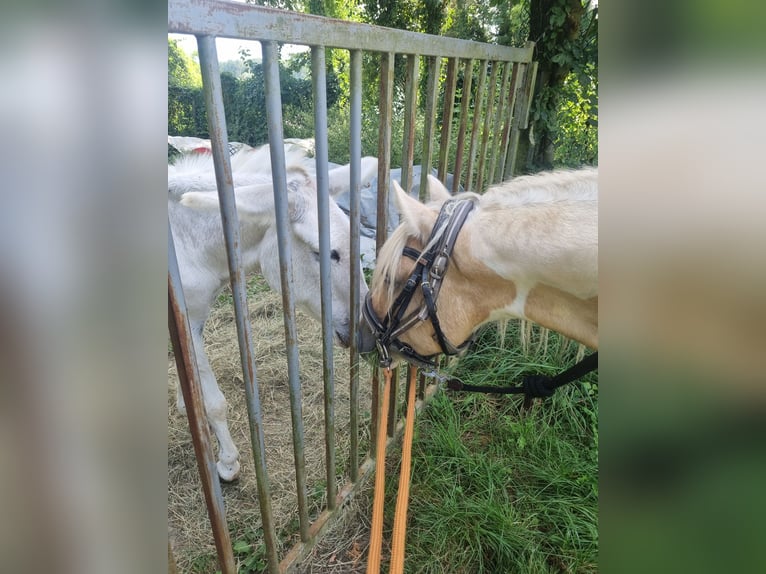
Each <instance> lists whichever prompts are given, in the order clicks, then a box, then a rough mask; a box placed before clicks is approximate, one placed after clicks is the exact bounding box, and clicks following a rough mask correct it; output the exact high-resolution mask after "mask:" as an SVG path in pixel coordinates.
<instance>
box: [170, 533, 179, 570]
mask: <svg viewBox="0 0 766 574" xmlns="http://www.w3.org/2000/svg"><path fill="white" fill-rule="evenodd" d="M168 574H178V567H177V566H176V557H175V556H173V548H171V546H170V539H169V538H168Z"/></svg>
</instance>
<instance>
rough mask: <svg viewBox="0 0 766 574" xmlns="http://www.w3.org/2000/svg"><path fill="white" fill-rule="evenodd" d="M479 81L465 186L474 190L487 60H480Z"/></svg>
mask: <svg viewBox="0 0 766 574" xmlns="http://www.w3.org/2000/svg"><path fill="white" fill-rule="evenodd" d="M479 67H480V72H479V83H478V84H476V95H474V98H473V122H472V123H471V145H470V146H469V147H468V165H467V166H466V177H465V188H466V190H468V191H473V187H472V183H473V160H474V157H475V156H476V144H477V143H478V141H479V122H481V112H482V110H483V109H484V82H485V81H486V79H487V60H482V61H481V62H479Z"/></svg>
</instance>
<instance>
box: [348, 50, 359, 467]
mask: <svg viewBox="0 0 766 574" xmlns="http://www.w3.org/2000/svg"><path fill="white" fill-rule="evenodd" d="M350 67H351V69H350V78H349V81H350V89H351V102H350V105H351V110H350V115H351V117H350V124H351V130H350V131H351V139H350V142H349V163H350V171H351V181H350V185H351V188H350V191H349V219H350V220H351V221H350V225H351V262H350V263H349V265H350V273H351V319H352V320H351V325H350V330H349V338H350V339H351V348H350V349H349V360H350V363H351V364H350V369H349V373H350V375H349V379H350V380H349V401H350V402H351V405H350V407H349V413H350V414H349V416H350V420H349V427H350V433H351V452H350V455H349V464H350V467H351V468H350V476H351V482H356V481H357V480H358V479H359V341H358V340H357V339H358V325H357V321H356V318H357V317H359V316H360V312H361V293H360V292H359V281H358V280H357V279H356V278H357V277H359V276H360V275H361V273H362V265H361V257H360V245H359V242H360V237H359V236H360V228H361V218H362V215H361V214H362V210H361V189H360V188H361V177H362V174H361V171H362V165H361V164H362V52H361V51H359V50H352V51H351V63H350Z"/></svg>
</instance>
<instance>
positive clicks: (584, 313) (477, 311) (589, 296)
mask: <svg viewBox="0 0 766 574" xmlns="http://www.w3.org/2000/svg"><path fill="white" fill-rule="evenodd" d="M428 187H429V189H428V191H429V194H430V197H431V201H430V202H429V203H427V204H422V203H420V202H419V201H416V200H415V199H413V198H411V197H410V196H409V195H407V194H406V193H404V192H403V191H402V190H401V189H400V188H398V187H397V188H395V196H394V198H395V201H396V204H397V206H398V208H399V211H400V215H401V224H400V226H399V227H398V228H397V229H396V230H395V231H394V232H393V233H392V234H391V237H389V239H388V240H387V241H386V243H385V244H384V246H383V248H382V249H381V250H380V253H379V255H378V259H377V267H376V269H375V273H374V275H373V279H372V285H371V287H370V292H369V294H368V296H367V299H366V301H365V306H364V313H365V318H366V319H367V323H368V325H367V326H366V329H367V331H368V333H369V332H371V333H372V334H373V335H374V336H375V338H376V342H377V346H378V349H379V351H380V352H381V355H382V360H383V361H384V362H385V361H387V360H388V359H389V358H390V357H389V355H399V356H401V357H403V358H405V359H407V360H409V361H411V362H416V363H418V362H419V363H431V362H432V359H433V356H434V355H437V354H439V353H445V354H456V353H458V352H460V351H462V350H463V349H464V348H465V347H466V346H467V342H468V341H469V340H470V338H471V334H472V333H473V332H474V330H475V329H476V328H477V327H479V326H480V325H482V324H484V323H487V322H490V321H495V320H500V319H505V318H517V319H527V320H530V321H532V322H534V323H536V324H538V325H540V326H542V327H545V328H548V329H552V330H554V331H557V332H559V333H561V334H562V335H564V336H566V337H569V338H572V339H575V340H576V341H578V342H580V343H582V344H584V345H586V346H588V347H590V348H593V349H597V348H598V172H597V170H595V169H592V168H585V169H580V170H571V171H568V170H560V171H556V172H550V173H543V174H538V175H533V176H524V177H518V178H514V179H513V180H510V181H508V182H504V183H502V184H499V185H497V186H493V187H492V188H490V189H489V190H488V191H487V192H486V193H485V194H483V195H481V196H478V195H475V194H470V193H467V194H460V195H458V196H455V197H451V196H450V195H449V193H448V192H447V190H446V189H445V188H444V186H443V185H442V184H441V183H440V182H439V181H438V180H436V179H435V178H429V182H428Z"/></svg>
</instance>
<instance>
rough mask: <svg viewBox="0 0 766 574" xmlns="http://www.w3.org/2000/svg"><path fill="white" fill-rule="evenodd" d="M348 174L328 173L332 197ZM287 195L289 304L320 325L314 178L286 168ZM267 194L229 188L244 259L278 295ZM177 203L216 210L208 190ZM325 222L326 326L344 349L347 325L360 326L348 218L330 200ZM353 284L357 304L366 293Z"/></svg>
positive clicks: (368, 165) (265, 186)
mask: <svg viewBox="0 0 766 574" xmlns="http://www.w3.org/2000/svg"><path fill="white" fill-rule="evenodd" d="M362 164H363V165H362V167H363V171H364V172H365V173H366V172H368V171H375V170H376V169H377V160H375V158H364V160H363V162H362ZM373 164H374V165H373ZM348 174H349V170H348V166H344V167H340V168H337V169H334V170H330V173H329V188H330V192H331V193H332V194H337V193H338V192H342V191H343V190H345V189H348V181H349V180H348V178H349V175H348ZM287 191H288V194H287V195H288V213H289V220H290V232H291V252H292V268H293V285H292V288H293V289H292V290H293V294H294V297H295V302H296V304H297V305H298V306H299V307H300V308H302V309H303V310H304V311H306V312H307V313H308V314H309V315H311V316H312V317H314V318H315V319H316V320H321V316H322V302H321V290H320V267H319V258H320V255H319V226H318V221H317V213H318V208H317V196H316V193H317V192H316V181H315V178H314V177H313V175H311V174H309V173H308V172H307V171H306V170H304V169H303V168H302V167H300V166H292V167H289V166H288V170H287ZM273 193H274V192H273V188H272V184H271V183H259V184H255V185H245V186H242V187H237V188H236V189H235V197H236V202H237V212H238V215H239V218H240V221H241V225H242V234H243V244H247V245H248V247H250V246H252V248H251V250H250V251H248V253H246V254H245V257H246V258H247V257H248V256H249V257H251V258H253V259H254V260H255V261H257V263H258V266H259V267H260V271H261V274H262V275H263V276H264V278H265V279H266V281H267V283H268V284H269V286H270V287H271V288H272V289H274V290H275V291H277V292H281V275H280V264H279V248H278V239H277V226H276V218H275V209H274V194H273ZM181 204H182V205H185V206H187V207H193V208H197V209H217V208H218V195H217V193H216V192H214V191H205V192H189V193H185V194H184V195H183V197H182V198H181ZM329 220H330V264H331V269H330V280H331V284H332V324H333V330H334V334H335V337H336V339H337V341H338V342H339V343H340V344H341V345H343V346H344V347H347V346H349V344H350V324H351V321H360V320H361V317H352V316H351V314H352V313H351V307H350V289H351V280H352V278H351V274H350V268H349V261H350V258H351V252H350V225H349V218H348V216H347V215H346V214H345V213H344V212H343V211H342V210H341V209H340V207H338V205H337V203H335V201H334V200H333V199H332V197H331V198H330V201H329ZM358 282H359V287H358V288H359V293H360V296H361V297H362V299H363V298H364V297H365V295H366V294H367V284H366V283H365V281H364V277H362V276H360V277H359V279H358ZM362 322H363V321H362Z"/></svg>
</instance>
